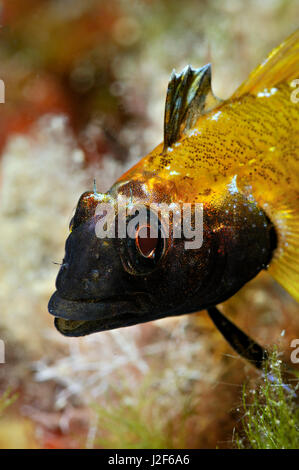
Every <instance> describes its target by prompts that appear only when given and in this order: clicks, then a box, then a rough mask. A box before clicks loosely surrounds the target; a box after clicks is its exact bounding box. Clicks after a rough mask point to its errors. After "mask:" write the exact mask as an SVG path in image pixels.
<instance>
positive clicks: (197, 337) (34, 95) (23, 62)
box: [0, 0, 299, 448]
mask: <svg viewBox="0 0 299 470" xmlns="http://www.w3.org/2000/svg"><path fill="white" fill-rule="evenodd" d="M298 14H299V4H298V2H297V0H264V1H263V2H260V1H258V0H249V1H246V2H245V1H244V2H242V1H237V0H223V1H216V0H209V1H207V0H188V1H186V2H182V1H179V0H130V1H124V0H27V1H26V2H24V1H22V0H7V1H1V2H0V78H1V79H2V80H4V82H5V86H6V102H5V104H0V152H1V156H0V227H1V232H0V338H1V339H2V340H4V341H5V345H6V363H5V364H0V396H1V395H2V394H3V393H4V392H5V391H6V390H8V389H9V390H10V392H9V393H11V394H12V396H13V397H14V399H13V400H10V401H9V403H8V402H7V399H8V396H9V395H6V396H4V399H3V400H2V405H3V412H2V415H1V417H0V447H1V448H6V447H9V448H18V447H20V448H37V447H42V448H76V447H99V448H101V447H113V446H115V447H133V448H134V447H137V448H138V447H139V448H142V447H152V448H157V447H160V448H165V447H168V448H176V447H178V448H180V447H189V448H190V447H195V448H203V447H209V448H215V447H220V448H221V447H232V446H234V443H233V437H232V436H233V429H238V426H240V423H241V417H242V413H243V411H244V410H243V409H242V406H241V405H242V387H243V384H244V383H246V384H250V387H253V388H254V387H255V386H256V383H257V380H258V379H259V374H258V373H257V372H256V371H254V370H253V369H252V368H251V367H250V366H249V365H248V364H245V363H244V362H243V361H242V360H241V359H240V358H238V357H236V355H235V354H234V353H233V351H232V350H231V349H230V347H229V346H228V345H227V344H226V343H225V342H224V340H223V339H222V337H221V336H220V334H219V333H218V332H217V331H216V330H215V328H214V327H213V325H212V324H211V322H210V320H209V319H208V318H207V316H206V314H205V312H201V313H199V314H195V315H189V316H184V317H181V318H175V319H165V320H160V321H157V322H154V323H148V324H145V325H141V326H135V327H131V328H126V329H122V330H116V331H112V332H105V333H100V334H97V335H93V336H90V337H86V338H79V339H76V338H72V339H66V338H64V337H62V336H60V335H59V334H58V333H57V332H56V330H55V329H54V326H53V321H52V318H50V315H49V314H48V313H47V302H48V299H49V297H50V295H51V293H52V292H53V290H54V282H55V277H56V274H57V271H58V266H57V265H56V264H54V263H59V262H60V261H61V259H62V257H63V252H64V241H65V238H66V236H67V234H68V222H69V220H70V218H71V216H72V212H73V210H74V207H75V206H76V202H77V199H78V197H79V196H80V194H81V193H82V192H83V191H85V190H87V189H90V188H91V187H92V181H93V178H94V177H96V179H97V185H98V188H99V190H100V191H102V192H103V191H106V190H107V189H108V188H109V186H110V185H111V184H112V183H113V182H114V180H115V179H116V178H117V177H118V176H120V175H121V174H122V173H123V171H124V170H126V169H127V168H128V167H130V166H131V165H132V164H133V163H134V162H136V161H137V160H138V159H139V158H140V157H141V156H142V155H144V154H146V153H147V152H148V151H150V150H151V149H152V148H153V147H154V146H155V145H157V144H158V143H159V142H160V141H161V140H162V123H163V112H164V100H165V94H166V87H167V82H168V77H169V75H170V73H171V71H172V69H173V68H175V69H176V70H180V69H181V68H182V67H184V66H185V65H186V64H188V63H190V64H192V65H193V66H196V67H199V66H202V65H204V64H205V63H207V62H211V63H212V67H213V88H214V91H215V93H216V95H218V96H220V97H222V98H227V97H229V96H230V94H231V93H232V92H233V91H234V89H235V88H236V87H237V86H238V85H239V84H240V83H241V82H242V80H244V79H245V78H246V77H247V75H248V73H249V72H250V71H251V70H252V68H253V67H255V66H256V65H257V64H258V63H259V62H260V61H261V60H263V59H264V58H265V56H266V55H267V53H268V52H269V51H270V50H271V49H272V48H273V47H274V46H276V45H278V44H279V43H280V42H281V41H282V40H283V39H284V38H285V37H286V36H288V35H289V34H290V33H291V32H292V31H294V30H295V29H296V27H297V26H298V25H297V24H296V23H297V19H298ZM222 308H223V311H224V312H225V313H226V314H227V315H228V316H229V317H230V318H233V319H234V320H235V321H236V322H237V324H238V325H239V326H240V327H241V328H243V329H245V330H246V331H247V332H248V333H249V334H250V335H251V336H253V337H254V338H255V339H256V340H258V341H259V342H260V343H261V344H263V345H265V346H269V345H273V344H276V345H277V346H278V349H279V351H280V352H281V353H282V358H283V360H284V361H285V362H288V361H289V357H290V352H291V349H290V342H291V340H292V339H293V338H298V337H299V325H298V313H299V312H298V310H299V308H298V305H297V304H296V303H295V301H293V300H292V299H291V298H290V297H289V296H288V294H287V293H286V292H284V291H283V290H282V289H281V288H280V287H279V286H278V285H277V284H276V283H275V282H274V281H273V280H272V279H270V277H269V276H268V275H267V274H266V273H265V274H261V275H260V276H258V277H257V278H256V279H255V280H253V281H252V282H250V283H249V284H248V285H247V286H245V287H244V288H243V289H242V290H241V291H240V292H239V293H238V294H237V295H236V296H234V298H233V299H231V300H229V301H228V302H226V303H225V304H224V305H223V307H222ZM16 393H17V395H15V394H16ZM0 403H1V402H0ZM8 404H9V405H10V406H6V405H8ZM4 405H5V407H6V409H5V410H4ZM0 407H1V404H0Z"/></svg>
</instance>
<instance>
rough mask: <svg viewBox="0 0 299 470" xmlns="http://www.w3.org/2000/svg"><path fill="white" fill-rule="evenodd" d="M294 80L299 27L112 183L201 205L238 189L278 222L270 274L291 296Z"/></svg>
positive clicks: (298, 170)
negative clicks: (167, 142)
mask: <svg viewBox="0 0 299 470" xmlns="http://www.w3.org/2000/svg"><path fill="white" fill-rule="evenodd" d="M298 78H299V31H297V32H295V33H294V34H293V35H292V36H291V37H290V38H289V39H287V40H286V41H285V42H284V43H283V44H282V45H281V46H279V47H278V48H277V49H275V50H274V51H273V52H272V53H271V54H270V56H269V57H268V59H267V60H266V61H264V63H263V64H262V65H260V66H259V67H258V68H257V69H256V70H255V71H254V72H253V73H252V74H251V75H250V77H249V79H248V81H246V82H245V83H244V84H243V85H242V86H241V87H240V88H239V89H238V90H237V91H236V93H234V95H233V96H232V97H231V98H230V99H229V100H227V101H225V102H222V103H220V104H218V106H216V107H215V108H214V109H213V110H211V111H209V112H208V113H206V114H203V115H201V116H200V117H199V118H198V119H197V122H196V125H195V126H194V127H192V129H191V130H189V131H188V132H185V133H184V134H183V135H181V137H180V139H179V140H177V141H176V142H174V143H172V144H171V146H169V147H167V148H166V149H165V148H164V150H163V144H161V145H159V146H158V147H156V148H155V149H154V150H153V151H152V152H151V153H149V154H148V155H147V156H146V157H144V158H143V159H142V160H141V161H140V162H139V163H138V164H137V165H136V166H135V167H133V168H132V169H131V170H129V171H128V172H127V173H126V174H124V175H123V176H122V177H121V179H120V180H119V181H118V183H119V184H123V183H124V182H125V181H134V180H137V181H139V182H141V183H142V182H143V186H144V189H145V190H146V191H147V192H148V195H149V200H150V199H151V198H152V197H154V195H155V193H156V191H155V189H157V186H163V188H164V191H165V193H166V194H169V195H170V196H171V201H172V202H201V203H203V204H204V205H205V208H206V209H207V208H208V207H209V205H210V204H211V205H213V206H214V207H215V206H219V207H221V206H222V203H223V201H224V200H225V201H226V202H225V203H226V204H227V200H228V199H227V198H228V197H229V196H230V194H233V193H234V192H236V191H239V192H241V193H243V194H244V195H245V196H246V197H247V198H248V200H249V201H252V202H255V203H257V205H258V206H259V207H261V208H262V209H263V210H264V211H265V213H266V214H267V215H268V217H269V219H270V220H271V221H272V222H273V224H274V226H275V228H276V232H277V235H278V247H277V248H276V250H275V253H274V256H273V258H272V261H271V263H270V266H269V272H270V273H271V274H272V276H273V277H274V278H275V279H276V280H277V281H278V282H279V283H281V284H282V285H283V286H284V288H285V289H286V290H288V291H289V293H290V294H291V295H292V296H293V297H294V298H295V299H296V300H299V289H298V285H299V266H298V258H297V256H298V249H299V220H298V215H299V166H298V159H299V102H298V99H297V100H296V96H295V97H293V98H292V96H294V95H295V93H294V87H293V86H294V80H295V79H298ZM295 84H296V82H295ZM297 86H298V85H297ZM292 94H293V95H292ZM298 95H299V93H298ZM167 187H168V191H167Z"/></svg>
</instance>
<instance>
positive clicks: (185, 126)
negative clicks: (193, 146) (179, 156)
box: [164, 64, 222, 150]
mask: <svg viewBox="0 0 299 470" xmlns="http://www.w3.org/2000/svg"><path fill="white" fill-rule="evenodd" d="M221 103H222V100H220V99H218V98H216V97H215V96H214V95H213V92H212V89H211V64H207V65H205V66H204V67H201V68H199V69H194V68H192V67H191V66H190V65H187V66H186V67H185V68H184V69H183V70H182V72H181V73H175V71H173V72H172V74H171V77H170V81H169V84H168V89H167V95H166V103H165V116H164V150H166V149H167V147H169V146H170V145H172V144H173V143H174V142H176V141H177V140H179V138H180V137H181V136H182V134H183V133H185V132H186V131H187V130H189V129H191V128H192V127H194V125H195V123H196V121H197V119H198V117H199V116H200V115H202V114H205V113H207V112H208V111H211V109H213V108H216V107H217V106H219V105H220V104H221Z"/></svg>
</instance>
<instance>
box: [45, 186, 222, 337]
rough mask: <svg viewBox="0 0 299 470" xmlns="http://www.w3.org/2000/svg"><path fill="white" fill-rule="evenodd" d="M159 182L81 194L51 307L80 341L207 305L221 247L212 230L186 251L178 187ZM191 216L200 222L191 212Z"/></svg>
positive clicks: (60, 323) (58, 322)
mask: <svg viewBox="0 0 299 470" xmlns="http://www.w3.org/2000/svg"><path fill="white" fill-rule="evenodd" d="M154 181H155V183H153V179H151V178H148V177H147V178H144V180H140V178H139V179H135V180H134V179H131V180H129V181H123V180H122V181H121V182H118V183H116V184H115V185H114V186H113V187H112V188H111V190H110V191H109V192H108V193H106V194H98V193H95V192H85V193H84V194H82V196H81V197H80V199H79V202H78V205H77V208H76V212H75V215H74V217H73V219H72V221H71V232H70V234H69V236H68V238H67V240H66V245H65V256H64V259H63V262H62V265H61V267H60V271H59V273H58V276H57V280H56V288H57V291H56V292H55V293H54V294H53V295H52V297H51V299H50V302H49V312H50V313H51V314H52V315H54V316H55V317H56V318H55V325H56V327H57V329H58V330H59V331H60V332H61V333H63V334H64V335H66V336H82V335H86V334H90V333H94V332H98V331H103V330H108V329H113V328H119V327H123V326H129V325H133V324H136V323H142V322H147V321H151V320H155V319H158V318H162V317H166V316H171V315H180V314H183V313H187V312H188V311H195V310H197V309H198V307H201V306H204V303H205V300H204V295H201V294H203V293H204V292H205V291H207V290H208V289H210V288H211V286H212V284H213V283H215V282H216V279H215V276H218V274H219V270H217V269H215V259H216V258H215V252H216V251H217V249H218V248H219V244H218V243H215V234H214V233H208V232H206V234H205V243H204V250H202V249H201V246H197V247H196V248H195V249H186V237H185V236H184V234H182V235H181V236H177V235H178V224H179V225H180V226H181V227H182V222H181V221H182V219H181V218H180V216H181V215H182V214H181V206H180V205H179V204H174V203H173V200H172V199H173V196H174V194H175V188H174V187H167V185H169V184H170V182H169V181H163V180H161V179H159V178H158V177H155V178H154ZM149 182H151V183H149ZM168 208H170V210H169V211H168V212H167V209H168ZM175 213H176V216H177V217H175ZM190 214H191V215H190ZM192 214H193V215H192ZM136 215H137V217H136ZM189 215H190V217H191V219H192V217H193V218H194V213H192V210H190V213H189ZM192 220H193V219H192ZM193 222H194V220H193ZM191 225H192V221H191ZM108 232H109V233H108ZM191 237H192V234H191ZM191 237H189V238H191ZM189 238H188V239H189ZM193 238H194V237H193ZM200 242H201V240H200ZM199 244H200V243H199ZM200 295H201V301H200V302H199V301H198V296H200ZM194 297H196V302H195V303H194V305H193V304H192V302H191V304H190V299H193V298H194ZM187 300H188V302H189V305H188V307H187V306H186V302H187ZM199 303H200V305H199Z"/></svg>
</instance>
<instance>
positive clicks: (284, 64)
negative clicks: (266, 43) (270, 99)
mask: <svg viewBox="0 0 299 470" xmlns="http://www.w3.org/2000/svg"><path fill="white" fill-rule="evenodd" d="M298 72H299V29H297V31H295V32H294V33H293V34H292V35H291V36H289V37H288V38H287V39H286V40H285V41H284V42H283V43H281V44H280V46H278V47H276V48H275V49H273V51H272V52H271V53H270V54H269V55H268V57H267V59H266V60H264V61H263V62H262V63H261V64H260V65H259V66H258V67H257V68H256V69H255V70H253V72H251V74H250V75H249V77H248V79H247V80H246V81H245V82H244V83H242V85H241V86H240V87H239V88H238V89H237V90H236V91H235V93H234V94H233V95H232V98H240V96H242V95H245V94H247V93H250V94H252V95H256V94H257V93H259V92H260V91H263V90H265V88H268V89H270V88H272V87H274V86H275V85H278V84H279V83H282V82H286V81H291V80H293V79H295V78H298Z"/></svg>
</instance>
